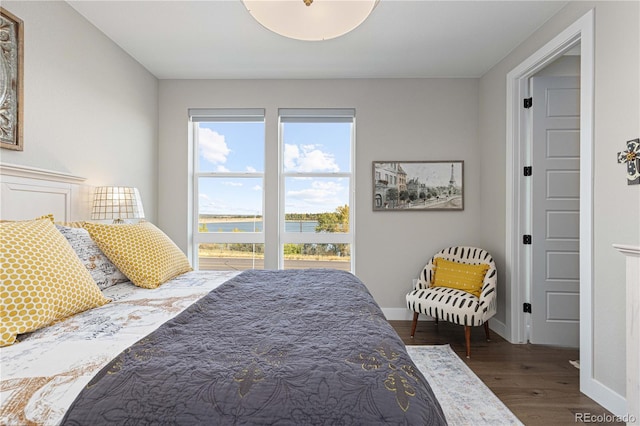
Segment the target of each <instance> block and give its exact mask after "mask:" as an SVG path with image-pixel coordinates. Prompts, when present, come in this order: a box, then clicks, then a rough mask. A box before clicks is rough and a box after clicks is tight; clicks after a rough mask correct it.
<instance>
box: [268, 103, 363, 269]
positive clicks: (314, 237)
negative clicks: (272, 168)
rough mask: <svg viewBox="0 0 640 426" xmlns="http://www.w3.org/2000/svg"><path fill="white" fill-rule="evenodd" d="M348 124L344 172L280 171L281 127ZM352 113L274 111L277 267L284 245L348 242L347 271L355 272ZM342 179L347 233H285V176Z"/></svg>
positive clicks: (354, 122)
mask: <svg viewBox="0 0 640 426" xmlns="http://www.w3.org/2000/svg"><path fill="white" fill-rule="evenodd" d="M346 122H348V123H350V124H351V132H350V145H351V146H350V151H349V155H350V158H349V167H350V170H349V171H348V172H285V170H284V167H285V165H284V126H285V124H286V123H310V124H311V123H346ZM355 132H356V115H355V109H352V108H343V109H334V108H327V109H318V108H315V109H309V108H281V109H279V110H278V150H279V155H278V163H279V164H278V192H279V194H280V196H279V199H278V205H279V213H278V268H279V269H284V245H285V244H305V243H317V244H331V243H335V244H349V246H350V271H351V272H352V273H355V250H356V248H355V232H354V230H355V167H356V161H355V158H356V156H355V146H356V133H355ZM296 177H303V178H343V179H347V180H348V183H349V189H348V193H349V232H340V233H310V232H287V231H286V229H285V214H286V213H285V201H286V192H285V191H286V187H285V182H286V179H287V178H296Z"/></svg>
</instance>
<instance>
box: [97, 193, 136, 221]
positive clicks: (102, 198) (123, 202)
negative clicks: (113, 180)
mask: <svg viewBox="0 0 640 426" xmlns="http://www.w3.org/2000/svg"><path fill="white" fill-rule="evenodd" d="M142 218H144V208H143V207H142V198H140V193H139V192H138V189H137V188H131V187H128V186H99V187H97V188H96V192H95V194H94V196H93V208H92V209H91V219H93V220H104V219H142Z"/></svg>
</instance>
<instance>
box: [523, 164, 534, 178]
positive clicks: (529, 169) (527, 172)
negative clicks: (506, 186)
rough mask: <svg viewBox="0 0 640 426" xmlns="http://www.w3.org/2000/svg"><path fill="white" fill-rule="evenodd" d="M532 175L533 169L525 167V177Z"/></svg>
mask: <svg viewBox="0 0 640 426" xmlns="http://www.w3.org/2000/svg"><path fill="white" fill-rule="evenodd" d="M532 174H533V167H531V166H524V175H525V176H531V175H532Z"/></svg>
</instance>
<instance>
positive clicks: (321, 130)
mask: <svg viewBox="0 0 640 426" xmlns="http://www.w3.org/2000/svg"><path fill="white" fill-rule="evenodd" d="M264 132H265V130H264V123H262V122H259V123H257V122H239V123H217V122H208V123H200V124H199V131H198V140H199V146H198V162H199V171H200V172H220V173H249V174H247V175H246V177H230V176H224V177H215V178H209V177H202V178H200V180H199V183H198V186H199V188H198V192H199V201H200V213H201V214H226V215H258V216H259V215H262V189H263V179H262V177H261V176H255V175H254V176H252V175H250V173H264V172H265V162H264V159H265V142H264V140H265V137H264ZM350 138H351V124H349V123H284V124H283V144H284V149H283V151H282V152H283V154H282V155H283V158H282V164H283V168H284V172H285V174H286V173H337V172H342V173H344V172H350V164H351V158H350V156H351V148H350ZM274 149H277V148H275V147H274ZM266 172H267V173H275V172H276V171H275V170H266ZM284 193H285V213H323V212H332V211H335V209H336V208H337V207H338V206H341V205H345V204H348V203H349V179H347V178H336V177H293V176H286V175H285V190H284ZM267 196H268V195H267Z"/></svg>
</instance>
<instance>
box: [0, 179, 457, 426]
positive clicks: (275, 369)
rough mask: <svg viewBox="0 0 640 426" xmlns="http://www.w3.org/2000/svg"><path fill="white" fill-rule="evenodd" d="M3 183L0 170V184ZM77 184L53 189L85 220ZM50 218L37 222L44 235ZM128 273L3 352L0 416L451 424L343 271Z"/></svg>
mask: <svg viewBox="0 0 640 426" xmlns="http://www.w3.org/2000/svg"><path fill="white" fill-rule="evenodd" d="M20 179H21V181H22V182H23V181H24V179H25V177H24V176H21V177H20ZM27 179H34V178H33V177H28V178H27ZM36 180H37V181H36ZM36 180H34V181H32V182H31V183H30V184H29V185H27V186H26V187H28V189H29V190H30V191H33V190H34V188H35V187H38V185H44V186H43V187H46V188H47V191H48V193H50V191H51V188H52V186H51V176H49V175H47V177H46V179H45V180H46V183H45V182H39V181H41V180H43V179H42V178H37V179H36ZM10 181H11V179H8V178H6V177H5V176H4V174H3V182H2V185H6V184H7V183H8V182H10ZM23 183H24V182H23ZM11 184H12V185H14V187H15V182H13V183H11ZM65 185H71V186H76V185H80V186H81V185H82V184H81V183H78V182H64V183H63V185H62V186H65ZM55 186H56V185H53V187H55ZM26 187H23V188H26ZM58 189H60V188H58ZM58 189H56V190H55V191H58ZM5 190H6V188H4V187H3V201H2V203H3V210H2V211H3V214H4V213H7V212H8V214H9V216H11V214H13V215H14V217H9V218H10V219H14V220H15V219H28V218H30V217H31V216H32V215H33V214H34V213H35V212H34V211H29V212H28V213H26V214H27V216H22V217H15V216H21V215H23V214H24V212H18V213H16V212H12V211H11V209H12V208H14V207H15V204H12V205H11V206H10V205H9V203H8V201H7V196H6V194H7V192H6V191H5ZM55 191H54V192H55ZM82 192H83V191H82V190H77V188H76V189H72V190H70V191H67V192H65V191H64V190H63V191H61V192H56V193H64V194H67V195H65V196H64V197H63V198H64V203H63V204H64V205H63V206H62V207H60V209H59V210H60V211H59V212H58V214H61V215H62V216H63V218H64V219H65V220H71V219H81V218H80V217H74V216H73V214H69V209H70V208H71V206H73V201H70V200H69V196H68V194H74V193H82ZM8 199H11V197H9V198H8ZM45 204H46V205H47V207H51V200H50V199H47V201H46V203H45ZM54 204H55V203H54ZM4 207H6V208H4ZM40 207H41V208H42V207H43V206H40ZM81 210H82V206H80V207H79V208H78V209H76V210H75V211H77V212H78V213H77V215H78V216H81V215H82V213H81ZM47 220H48V219H40V220H37V221H35V222H37V224H38V226H42V227H47V229H48V231H47V232H50V233H51V232H53V231H51V227H52V226H53V225H52V224H50V223H47ZM27 222H34V221H27ZM12 226H13V225H12ZM15 226H22V225H15ZM24 226H27V225H24ZM29 226H31V225H29ZM149 226H152V225H149ZM64 228H66V229H67V230H68V229H69V228H68V227H66V226H63V225H58V226H57V227H56V228H55V229H56V230H57V231H56V232H58V231H59V232H60V235H64V233H63V230H64ZM3 229H8V228H3ZM89 229H91V228H89ZM119 229H122V228H119ZM91 236H92V238H95V242H98V241H100V237H99V235H98V234H91ZM65 237H67V238H68V236H67V235H65V236H64V237H62V238H65ZM55 238H58V236H57V235H56V236H55ZM69 242H72V240H71V239H69ZM70 247H71V248H72V249H73V250H75V253H76V254H77V256H78V259H80V260H82V255H83V252H82V251H81V250H78V247H77V246H74V244H73V243H72V244H71V245H70ZM101 247H102V246H101ZM104 253H105V254H107V255H108V253H109V252H108V250H105V251H104ZM103 266H104V265H102V266H101V267H100V268H102V269H105V268H104V267H103ZM105 270H106V269H105ZM126 271H127V272H128V270H126ZM103 272H104V271H103ZM109 273H110V274H112V275H109V276H110V277H113V276H114V275H113V273H114V272H113V271H111V272H109ZM127 278H129V274H128V273H125V274H124V278H122V277H121V279H118V280H112V282H110V283H109V285H103V286H102V287H103V288H98V287H96V288H98V290H97V291H98V292H99V293H100V295H99V296H96V297H102V298H104V299H108V300H109V302H108V303H106V302H101V303H99V304H98V305H99V306H96V307H93V308H91V309H86V310H83V311H81V312H78V313H75V314H73V315H70V316H67V317H66V318H64V319H60V320H57V321H55V322H54V323H53V324H51V325H47V326H44V327H40V328H38V329H36V330H35V331H31V332H28V333H24V334H19V335H18V336H17V342H16V343H13V344H10V345H6V346H4V347H2V348H0V360H1V366H2V370H1V379H0V390H1V395H2V397H1V398H2V399H1V400H0V424H7V425H12V424H16V425H24V424H43V425H57V424H64V425H89V424H91V425H97V424H118V425H120V424H172V425H173V424H175V425H192V424H295V425H300V424H332V425H333V424H416V425H418V424H419V425H439V424H446V421H445V417H444V415H443V413H442V409H441V407H440V405H439V403H438V401H437V400H436V398H435V396H434V395H433V392H432V391H431V388H430V386H429V384H428V383H427V381H426V380H425V378H424V376H423V375H422V374H421V373H420V371H419V370H418V369H417V368H416V366H415V364H414V363H413V362H412V360H411V358H410V357H409V355H408V354H407V352H406V350H405V347H404V345H403V343H402V341H401V340H400V338H399V337H398V335H397V334H396V333H395V331H394V330H393V329H392V327H391V326H390V325H389V324H388V322H387V321H386V320H385V318H384V315H383V314H382V311H381V310H380V308H379V307H378V305H377V304H376V302H375V301H374V299H373V297H372V296H371V294H370V293H369V292H368V290H367V289H366V287H365V285H364V284H363V283H362V282H361V281H360V280H359V279H358V278H357V277H355V276H354V275H352V274H350V273H347V272H344V271H338V270H321V269H309V270H286V271H267V270H263V271H244V272H221V271H188V270H185V271H181V272H180V273H179V274H177V275H176V276H175V277H172V278H170V279H167V280H165V281H163V282H162V283H161V284H160V285H158V286H156V287H155V288H143V287H141V286H140V285H139V284H140V283H139V282H138V280H137V279H136V280H135V281H136V284H138V285H134V284H133V283H132V282H131V281H133V279H131V280H126V279H127ZM116 281H117V282H116ZM93 282H94V283H97V282H98V280H95V279H94V281H93ZM94 290H95V289H92V290H91V291H94ZM3 303H4V301H3Z"/></svg>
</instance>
